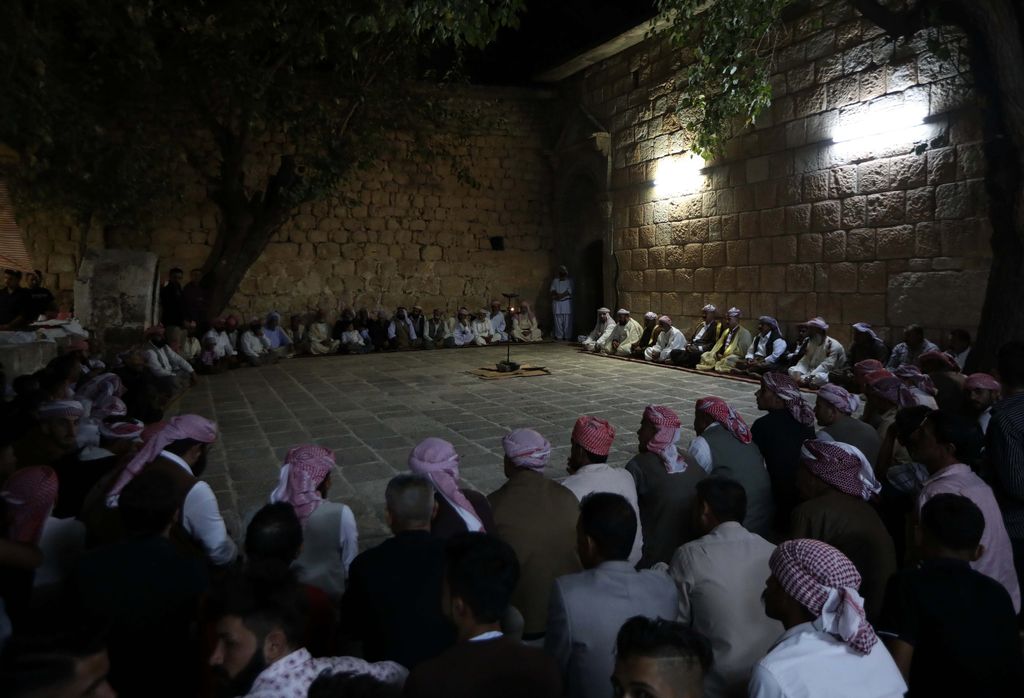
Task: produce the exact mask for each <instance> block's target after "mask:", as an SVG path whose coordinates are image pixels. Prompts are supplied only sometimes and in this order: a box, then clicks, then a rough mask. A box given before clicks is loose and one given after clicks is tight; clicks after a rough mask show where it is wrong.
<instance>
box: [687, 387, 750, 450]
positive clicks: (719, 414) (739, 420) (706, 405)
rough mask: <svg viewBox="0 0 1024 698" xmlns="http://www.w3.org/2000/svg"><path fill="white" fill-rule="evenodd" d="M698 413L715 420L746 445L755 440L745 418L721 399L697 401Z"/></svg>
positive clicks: (710, 398) (703, 398)
mask: <svg viewBox="0 0 1024 698" xmlns="http://www.w3.org/2000/svg"><path fill="white" fill-rule="evenodd" d="M696 411H697V412H699V413H701V414H706V415H707V416H709V417H711V418H712V419H714V420H715V421H716V422H718V423H719V424H721V425H722V426H723V427H725V428H726V430H728V432H729V433H730V434H732V435H733V436H735V437H736V438H737V439H739V440H740V441H741V442H743V443H745V444H749V443H750V440H751V439H752V438H753V435H751V433H750V427H748V426H747V423H746V422H744V421H743V417H741V416H740V415H739V413H738V412H736V410H734V409H733V408H732V407H730V406H729V403H727V402H726V401H725V400H723V399H722V398H720V397H702V398H701V399H700V400H697V407H696Z"/></svg>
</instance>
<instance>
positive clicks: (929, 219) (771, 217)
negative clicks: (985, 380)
mask: <svg viewBox="0 0 1024 698" xmlns="http://www.w3.org/2000/svg"><path fill="white" fill-rule="evenodd" d="M811 4H812V7H813V9H812V10H811V11H810V13H809V14H808V15H806V16H804V17H802V18H801V19H799V20H797V21H795V22H794V23H793V24H791V25H790V26H789V29H790V30H791V31H790V34H789V36H788V37H787V39H786V41H785V42H784V43H783V44H782V46H781V48H780V51H779V53H778V64H777V74H776V75H775V76H774V78H773V81H772V82H773V86H774V100H773V104H772V107H771V108H770V110H768V111H767V113H765V114H764V115H763V116H762V117H761V118H760V119H759V120H758V123H757V124H756V126H755V127H753V128H749V129H747V130H745V131H743V132H742V133H741V134H740V135H739V136H737V137H736V138H735V139H733V140H732V141H731V142H730V144H729V146H728V148H727V151H726V153H725V154H724V156H723V157H722V158H721V159H720V160H718V161H716V162H712V163H710V167H708V168H707V169H705V170H704V171H703V174H704V176H703V178H702V180H703V181H702V182H701V183H700V185H699V188H696V191H695V193H692V194H689V195H667V194H665V193H663V192H661V191H659V187H658V186H655V185H654V181H655V179H656V178H657V172H658V167H659V161H660V160H661V159H662V158H664V157H665V156H667V155H671V154H673V153H679V152H680V151H681V150H683V149H684V148H685V147H686V139H685V134H683V133H682V131H681V130H680V127H679V125H678V121H677V120H676V118H675V117H674V115H673V114H672V111H673V110H672V107H673V105H674V104H675V103H676V100H677V99H678V94H677V93H676V92H675V87H674V85H673V81H672V76H673V71H674V70H675V69H677V68H676V67H675V66H677V65H678V63H679V60H680V59H679V52H678V51H676V50H673V49H671V47H669V46H668V45H666V44H665V43H663V42H660V41H656V40H648V41H646V42H644V43H642V44H640V45H638V46H636V47H633V48H632V49H628V50H626V51H624V52H622V53H619V54H617V55H615V56H613V57H611V58H609V59H607V60H605V61H603V62H601V63H598V64H596V65H595V66H593V67H591V68H589V69H587V70H586V71H584V72H582V73H580V74H577V75H576V76H574V77H573V78H570V79H568V80H566V81H565V82H564V83H563V85H562V88H563V91H564V92H565V94H566V95H567V96H569V97H571V98H576V99H580V100H582V103H583V104H584V106H585V107H586V108H587V109H588V110H589V111H590V112H591V113H593V114H594V115H595V116H596V117H597V119H598V120H600V121H601V122H603V123H604V124H605V125H606V126H607V127H608V128H609V130H610V132H611V139H612V147H613V151H612V152H613V155H612V157H613V163H612V166H613V171H612V185H611V192H610V197H611V200H612V211H613V213H612V218H613V220H612V229H613V243H614V249H615V250H616V252H615V256H616V258H617V259H616V261H617V263H618V265H619V269H620V271H621V274H620V284H619V291H620V299H621V300H622V302H623V304H624V305H625V306H626V307H629V308H631V309H633V310H634V312H643V311H646V310H647V309H649V308H651V309H655V310H657V311H659V312H665V313H668V314H670V315H673V316H679V315H682V316H685V317H684V320H685V321H686V322H689V321H690V320H691V319H693V318H695V317H696V316H697V314H698V313H699V310H700V308H701V307H702V306H703V305H704V304H705V303H708V302H713V303H715V304H717V305H718V306H719V307H722V306H725V307H729V306H737V307H739V308H741V309H742V310H743V312H744V315H745V316H746V317H747V318H751V317H752V316H753V317H756V316H758V315H761V314H767V315H774V316H776V317H777V318H778V319H779V320H780V322H782V323H795V322H798V321H802V320H804V319H806V318H808V317H810V316H814V315H822V316H824V317H825V318H826V319H827V320H828V321H829V322H830V323H832V325H833V328H834V333H835V334H836V335H837V336H838V337H840V338H842V339H843V340H846V339H847V338H848V337H849V334H850V330H849V327H848V326H849V324H850V323H853V322H857V321H866V322H870V323H872V324H873V325H875V326H876V327H880V328H881V330H882V333H883V335H888V336H889V337H891V338H894V337H897V336H898V335H899V330H900V328H901V327H902V326H903V325H905V324H907V323H910V322H919V323H922V324H924V325H925V326H926V328H927V329H928V331H929V334H932V335H935V338H936V339H938V338H939V337H938V335H939V333H940V330H942V329H949V328H953V327H963V328H965V329H967V330H969V331H971V332H972V333H973V332H974V331H975V329H976V326H977V323H978V318H979V316H980V308H981V303H982V299H983V294H984V289H985V280H986V278H987V269H988V264H989V259H990V256H991V250H990V248H989V244H988V241H989V236H990V232H989V223H988V221H987V219H986V195H985V188H984V181H983V176H984V168H985V162H984V156H983V152H982V143H981V139H982V135H981V129H980V125H979V116H978V114H977V111H976V109H974V108H973V107H972V106H971V105H972V104H973V102H974V99H975V97H974V94H973V90H972V89H971V86H970V79H969V75H968V74H967V73H966V67H963V68H961V67H958V66H957V65H955V64H953V63H950V62H944V61H942V60H940V59H939V58H937V57H936V56H934V55H932V54H931V53H929V52H928V50H927V48H926V43H927V39H928V37H929V36H938V37H939V38H940V40H942V41H945V42H952V41H958V40H960V39H959V37H958V36H957V35H955V34H953V33H952V32H949V31H944V33H942V34H941V35H939V34H937V33H936V32H935V31H932V32H931V34H929V33H927V32H921V33H919V34H918V35H916V36H914V37H913V38H912V40H910V41H901V42H896V43H894V42H893V41H891V40H889V39H888V38H887V37H886V36H884V35H883V34H882V32H881V31H880V30H879V29H878V28H877V27H875V26H874V25H872V24H871V23H869V22H867V21H865V20H863V19H861V18H860V15H859V14H857V13H856V12H855V11H854V10H853V9H852V7H851V5H850V3H848V2H835V1H832V2H826V1H825V0H817V1H815V2H812V3H811ZM907 113H917V114H919V115H920V116H927V123H926V124H925V125H923V126H920V127H917V128H914V129H909V130H907V131H906V132H905V133H903V132H902V131H901V133H902V134H903V135H902V136H901V135H900V134H893V137H892V138H889V139H888V140H889V142H884V143H883V142H880V139H879V138H878V137H872V138H862V139H859V140H855V141H851V142H850V143H833V142H832V140H831V137H832V136H833V135H835V134H840V135H841V134H842V133H844V132H849V133H853V131H846V130H848V129H854V128H859V127H861V126H862V124H864V123H871V122H870V119H871V118H872V117H874V118H876V119H878V118H882V119H885V118H888V117H887V116H886V115H887V114H907ZM879 135H880V136H883V137H884V136H885V133H884V129H883V133H882V134H879ZM881 140H884V138H883V139H881ZM578 310H579V309H578ZM748 322H753V320H748Z"/></svg>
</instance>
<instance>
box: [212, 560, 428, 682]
mask: <svg viewBox="0 0 1024 698" xmlns="http://www.w3.org/2000/svg"><path fill="white" fill-rule="evenodd" d="M305 600H306V599H305V594H304V593H303V591H302V589H301V588H300V587H299V585H298V584H296V583H295V582H294V580H290V579H285V580H283V581H281V582H279V583H277V584H274V585H270V584H267V583H266V582H263V583H257V582H256V581H255V580H253V579H251V578H248V577H246V576H242V575H234V576H232V577H230V578H228V579H227V580H226V581H225V583H224V584H223V585H222V587H221V588H220V589H219V590H218V593H217V594H215V596H214V599H213V600H212V603H211V607H212V615H213V616H214V618H215V624H216V630H217V644H216V645H215V646H214V649H213V653H212V654H211V655H210V659H209V662H210V666H212V667H213V668H214V671H215V673H216V674H217V676H218V678H220V680H221V682H222V684H223V687H222V690H224V692H225V694H226V695H232V696H251V697H253V698H256V697H259V698H281V696H304V695H306V691H307V690H308V689H309V686H310V684H311V683H313V681H314V680H315V679H316V678H317V677H318V676H319V675H320V674H321V673H323V672H324V671H329V672H331V673H336V672H342V671H344V672H350V673H355V674H369V675H370V676H373V677H374V678H377V679H380V680H382V681H385V682H387V683H389V684H394V685H396V686H400V685H402V683H403V682H404V681H405V678H406V676H407V675H408V672H407V671H406V669H405V668H404V667H402V666H400V665H398V664H395V663H394V662H379V663H376V664H370V663H369V662H366V661H364V660H362V659H356V658H355V657H319V658H314V657H313V656H312V655H311V654H310V653H309V650H307V649H306V647H305V635H306V628H307V622H308V613H307V612H306V603H305Z"/></svg>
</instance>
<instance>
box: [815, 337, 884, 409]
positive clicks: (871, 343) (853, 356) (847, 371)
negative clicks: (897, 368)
mask: <svg viewBox="0 0 1024 698" xmlns="http://www.w3.org/2000/svg"><path fill="white" fill-rule="evenodd" d="M851 327H852V328H853V341H852V342H851V343H850V350H849V351H848V352H846V363H845V365H843V366H842V367H837V368H833V369H832V370H831V371H829V374H828V380H829V382H830V383H835V384H836V385H839V386H842V387H843V388H846V389H847V390H851V391H853V392H859V391H860V386H859V385H858V384H857V378H856V377H855V376H854V375H853V367H854V366H856V365H857V364H859V363H860V362H861V361H868V360H874V361H879V362H881V363H883V364H884V363H885V362H886V361H888V360H889V347H887V346H885V342H883V341H882V338H881V337H879V336H878V335H877V334H876V333H875V331H874V330H873V329H871V325H869V324H868V323H866V322H855V323H853V325H851Z"/></svg>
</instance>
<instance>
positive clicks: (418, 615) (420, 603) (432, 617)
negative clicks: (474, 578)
mask: <svg viewBox="0 0 1024 698" xmlns="http://www.w3.org/2000/svg"><path fill="white" fill-rule="evenodd" d="M443 573H444V541H443V540H440V539H438V538H435V537H433V536H431V535H430V533H429V532H428V531H403V532H401V533H398V534H397V535H396V536H395V537H394V538H390V539H388V540H386V541H384V542H383V543H381V544H380V545H378V546H377V547H376V548H371V549H370V550H367V551H365V552H363V553H361V554H359V555H358V556H357V557H356V559H355V560H353V561H352V565H351V567H350V568H349V577H348V581H347V585H346V588H345V595H344V596H343V597H342V600H341V629H342V633H343V634H344V635H345V636H346V637H348V638H351V639H354V640H362V642H363V654H364V657H365V658H366V659H367V660H368V661H371V662H377V661H382V660H387V659H390V660H392V661H396V662H398V663H399V664H402V665H403V666H405V667H407V668H410V669H411V668H413V667H414V666H416V665H417V664H418V663H419V662H422V661H423V660H425V659H429V658H431V657H435V656H437V654H438V653H439V652H441V651H442V650H444V649H445V648H446V647H448V646H450V645H451V644H452V643H453V642H454V641H455V631H454V629H453V628H452V626H451V624H450V623H449V622H448V621H447V620H445V618H444V616H443V614H442V613H441V578H442V575H443Z"/></svg>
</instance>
